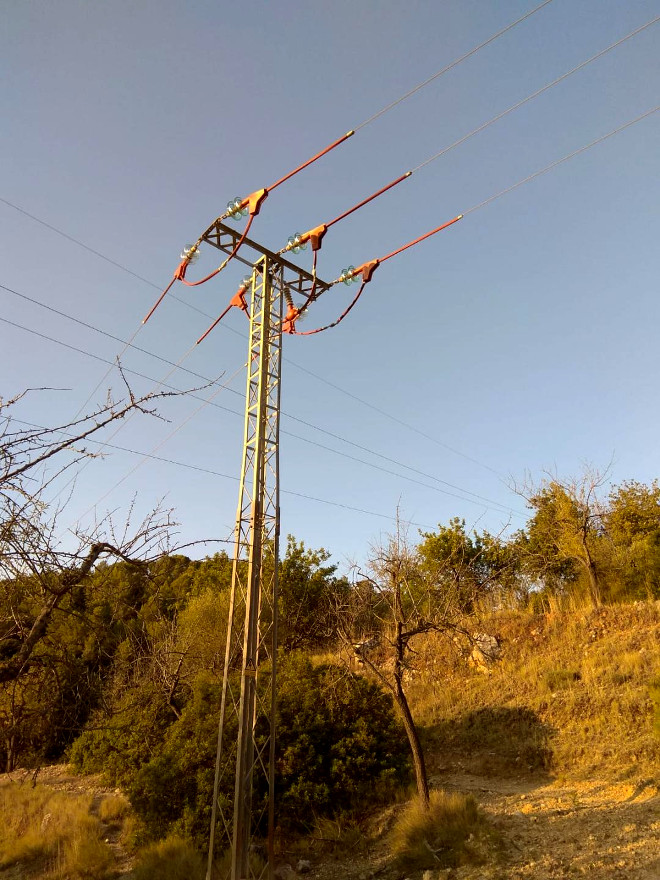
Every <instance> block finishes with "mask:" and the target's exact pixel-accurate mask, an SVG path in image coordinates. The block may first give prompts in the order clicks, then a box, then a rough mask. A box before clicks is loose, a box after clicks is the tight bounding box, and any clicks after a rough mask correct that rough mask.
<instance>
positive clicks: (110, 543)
mask: <svg viewBox="0 0 660 880" xmlns="http://www.w3.org/2000/svg"><path fill="white" fill-rule="evenodd" d="M122 378H123V373H122ZM124 381H125V380H124ZM126 389H127V396H126V397H125V398H124V399H121V400H118V401H115V400H113V399H112V398H110V397H108V400H107V402H106V403H105V404H104V405H103V406H101V407H98V408H97V409H96V410H95V411H94V412H92V413H91V414H90V415H88V416H83V417H82V418H79V419H77V420H74V421H72V422H68V423H64V424H61V425H58V426H56V427H52V428H47V427H42V426H38V425H37V426H35V425H32V424H29V423H25V422H21V421H19V420H18V419H17V418H15V416H14V412H15V408H16V405H17V404H18V403H19V401H20V400H21V399H22V398H23V397H24V396H25V395H26V394H27V393H28V392H27V391H26V392H23V393H22V394H19V395H17V396H16V397H13V398H11V399H9V400H2V399H1V398H0V600H1V601H0V609H1V611H0V615H1V616H0V682H10V681H13V680H16V679H17V678H18V677H19V676H20V675H21V674H22V673H23V672H24V671H25V670H26V669H27V668H28V667H29V664H30V661H31V658H32V656H33V653H34V651H35V648H36V646H37V645H38V644H39V642H40V641H41V640H42V639H43V638H44V635H45V633H46V632H47V630H48V627H49V624H50V621H51V620H52V617H53V614H54V613H55V612H56V610H57V609H58V608H59V607H60V606H61V604H62V602H63V600H64V599H65V597H67V596H70V595H71V594H72V593H73V592H74V591H75V590H76V588H78V587H80V585H81V584H83V583H84V582H85V580H86V579H87V578H88V577H89V576H90V574H91V572H92V571H93V569H94V567H95V565H96V564H97V563H98V561H99V560H100V559H102V558H103V557H113V558H115V559H122V560H124V561H126V562H129V563H131V564H135V565H139V564H141V561H144V560H145V559H147V558H149V557H153V556H155V555H159V554H161V553H163V552H164V551H165V549H166V548H167V546H168V540H169V536H170V533H171V529H172V526H173V522H172V518H171V512H170V511H168V510H164V509H162V508H161V507H156V508H155V509H154V510H152V512H151V513H150V514H148V515H147V516H146V517H145V518H144V519H143V520H142V521H141V522H140V523H138V524H135V523H134V522H133V521H132V520H133V517H132V515H131V513H132V512H129V514H128V515H127V517H126V519H125V521H124V523H123V525H122V526H121V528H118V527H117V525H116V523H115V522H113V519H112V517H106V518H104V519H103V520H101V521H100V522H97V523H95V524H94V525H93V526H92V527H91V528H90V529H88V530H81V529H77V530H74V531H70V532H69V533H68V534H67V536H66V539H65V538H64V537H63V536H62V533H61V529H60V517H61V515H62V512H63V510H64V509H65V507H66V502H64V503H60V504H54V505H49V503H48V502H47V495H48V489H49V488H50V487H51V486H52V485H53V483H54V482H55V481H56V480H57V479H59V478H61V477H62V475H63V474H64V473H65V472H66V471H67V470H68V469H70V468H71V467H73V466H74V465H76V464H77V463H78V462H80V461H81V459H84V458H89V457H95V456H96V455H98V454H99V453H93V452H90V451H89V450H88V448H87V447H86V445H85V443H86V441H88V440H89V439H90V438H92V437H93V436H94V435H102V431H103V429H104V428H106V427H107V426H108V425H110V424H112V423H113V422H117V421H119V420H121V419H123V418H125V417H126V416H127V415H129V414H130V413H134V412H141V413H144V414H148V415H151V416H158V414H157V412H156V410H155V409H154V408H153V407H154V404H155V403H156V402H157V401H158V400H162V399H163V398H167V397H171V396H175V395H177V394H178V393H179V392H159V393H151V394H146V395H144V396H142V397H136V396H135V395H134V394H133V392H132V391H131V389H130V387H129V386H128V384H127V383H126ZM33 390H37V391H38V390H48V389H33ZM181 393H186V392H181ZM53 465H54V467H53ZM46 466H48V467H49V468H50V469H51V470H50V471H49V472H46ZM26 599H29V600H30V601H29V602H26ZM26 604H29V605H30V608H31V609H32V610H31V612H30V613H29V614H27V613H26V611H25V608H26Z"/></svg>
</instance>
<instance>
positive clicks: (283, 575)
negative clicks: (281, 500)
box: [279, 535, 350, 651]
mask: <svg viewBox="0 0 660 880" xmlns="http://www.w3.org/2000/svg"><path fill="white" fill-rule="evenodd" d="M329 558H330V554H329V553H328V552H327V551H325V550H323V548H321V549H320V550H307V549H306V548H305V545H304V543H303V542H302V541H300V542H298V541H296V540H295V538H294V537H293V535H289V536H288V540H287V548H286V554H285V556H284V559H283V560H282V562H281V564H280V572H279V595H280V620H281V624H280V645H281V646H282V647H284V648H286V649H287V650H289V651H290V650H294V649H298V648H313V647H321V646H323V645H327V644H331V643H333V642H334V641H335V640H336V638H337V628H336V610H335V606H336V604H337V603H338V602H340V601H341V600H343V599H345V598H346V596H347V594H348V592H349V589H350V588H349V584H348V581H347V580H346V579H345V578H337V577H335V572H336V571H337V566H336V565H325V564H324V563H326V562H327V561H328V559H329Z"/></svg>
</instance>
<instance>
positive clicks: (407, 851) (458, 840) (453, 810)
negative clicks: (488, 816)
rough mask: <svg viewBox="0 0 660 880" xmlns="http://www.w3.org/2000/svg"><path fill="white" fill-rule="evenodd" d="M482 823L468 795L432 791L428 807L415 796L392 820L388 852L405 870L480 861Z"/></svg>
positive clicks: (483, 825) (445, 866)
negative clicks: (479, 842)
mask: <svg viewBox="0 0 660 880" xmlns="http://www.w3.org/2000/svg"><path fill="white" fill-rule="evenodd" d="M485 827H486V826H485V823H484V821H483V820H482V818H481V816H480V814H479V811H478V809H477V802H476V801H475V799H474V798H473V797H472V796H471V795H464V794H459V793H456V792H453V793H449V794H448V793H447V792H444V791H433V792H431V802H430V804H429V807H428V809H426V808H425V807H424V805H423V803H422V802H421V801H420V800H419V799H415V800H413V801H411V802H410V803H409V804H408V805H407V806H406V807H405V808H404V809H403V811H402V812H401V813H400V814H399V816H398V817H397V819H396V820H395V823H394V825H393V827H392V832H391V837H390V847H391V851H392V855H393V857H394V859H395V861H396V863H397V865H398V867H399V868H401V869H402V870H405V871H415V870H422V869H424V868H450V867H455V866H456V865H460V864H464V863H466V862H472V861H480V857H479V854H478V847H477V839H478V838H479V837H482V836H483V835H482V832H483V831H485Z"/></svg>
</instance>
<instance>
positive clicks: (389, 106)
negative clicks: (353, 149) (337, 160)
mask: <svg viewBox="0 0 660 880" xmlns="http://www.w3.org/2000/svg"><path fill="white" fill-rule="evenodd" d="M551 2H552V0H544V2H543V3H540V4H539V5H538V6H536V7H535V8H534V9H532V10H531V11H530V12H527V13H526V14H525V15H523V16H521V17H520V18H518V19H516V21H513V22H511V24H508V25H507V26H506V27H505V28H502V30H500V31H497V33H495V34H493V35H492V36H491V37H488V39H487V40H484V41H483V43H479V45H478V46H475V47H474V48H473V49H470V51H469V52H466V53H465V54H464V55H461V56H460V58H456V59H455V60H454V61H452V62H450V63H449V64H447V66H446V67H443V68H442V69H441V70H438V71H437V73H434V74H433V75H432V76H430V77H429V78H428V79H425V80H424V81H423V82H421V83H419V84H418V85H416V86H415V87H414V88H412V89H410V91H408V92H406V93H405V94H404V95H402V96H401V97H400V98H397V99H396V100H394V101H391V102H390V103H389V104H387V105H386V106H385V107H383V108H382V110H379V111H378V112H377V113H374V114H373V116H370V117H369V118H368V119H365V120H364V122H361V123H360V125H356V126H355V131H356V132H358V131H359V130H360V129H361V128H364V127H365V126H366V125H369V124H370V123H372V122H374V120H376V119H378V118H379V117H380V116H383V115H384V114H385V113H387V112H388V111H390V110H392V109H393V108H394V107H396V106H397V105H399V104H401V103H402V102H403V101H406V100H407V99H408V98H410V97H412V96H413V95H414V94H416V93H417V92H419V91H420V90H421V89H423V88H425V87H426V86H427V85H429V83H432V82H433V81H434V80H436V79H438V78H439V77H441V76H443V75H444V74H445V73H448V72H449V71H450V70H453V69H454V67H458V65H459V64H462V62H463V61H466V60H467V59H468V58H471V57H472V56H473V55H476V53H477V52H479V51H480V50H481V49H484V48H485V47H486V46H488V45H489V44H490V43H492V42H494V41H495V40H497V39H498V37H501V36H503V35H504V34H506V33H507V31H510V30H512V28H514V27H516V26H517V25H519V24H521V23H522V22H523V21H525V19H527V18H529V17H530V16H532V15H535V14H536V13H537V12H539V11H540V10H541V9H543V7H544V6H547V5H548V4H549V3H551Z"/></svg>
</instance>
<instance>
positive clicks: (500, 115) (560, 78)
mask: <svg viewBox="0 0 660 880" xmlns="http://www.w3.org/2000/svg"><path fill="white" fill-rule="evenodd" d="M659 21H660V15H658V16H656V17H655V18H654V19H652V20H651V21H647V22H646V24H643V25H641V27H638V28H636V29H635V30H634V31H631V32H630V33H629V34H626V36H625V37H621V39H620V40H617V41H616V43H612V45H611V46H607V48H605V49H601V51H600V52H597V53H596V54H595V55H592V56H591V58H587V60H586V61H583V62H582V63H581V64H578V65H577V67H573V68H572V69H571V70H569V71H567V72H566V73H563V74H562V75H561V76H558V77H557V78H556V79H553V80H552V82H549V83H547V84H546V85H544V86H542V87H541V88H540V89H537V90H536V91H535V92H532V93H531V94H530V95H527V97H526V98H523V99H522V100H521V101H518V102H517V103H515V104H512V105H511V107H508V108H507V109H506V110H503V111H502V112H501V113H498V114H497V115H496V116H493V118H492V119H489V120H488V122H484V123H483V124H482V125H480V126H478V127H477V128H475V129H474V130H473V131H471V132H469V133H468V134H466V135H464V136H463V137H461V138H459V139H458V140H457V141H454V143H453V144H450V145H449V146H448V147H444V149H442V150H440V151H439V152H437V153H434V155H433V156H430V157H429V158H428V159H425V160H424V161H423V162H420V164H419V165H417V166H416V167H415V168H413V170H412V173H414V172H415V171H420V170H421V169H422V168H425V167H426V166H427V165H430V163H431V162H435V160H436V159H439V158H440V157H441V156H444V155H445V154H446V153H448V152H449V151H450V150H453V149H454V148H455V147H458V146H460V145H461V144H464V143H465V142H466V141H467V140H469V139H470V138H471V137H474V135H476V134H479V132H481V131H483V130H484V129H486V128H488V127H489V126H491V125H493V123H495V122H498V121H499V120H500V119H504V117H505V116H508V114H509V113H513V111H514V110H518V108H519V107H522V106H523V105H524V104H527V103H528V102H529V101H531V100H533V99H534V98H538V96H539V95H542V94H543V93H544V92H547V91H548V90H549V89H551V88H553V86H556V85H558V84H559V83H560V82H563V81H564V80H565V79H568V77H569V76H573V74H574V73H577V72H578V71H580V70H583V69H584V68H585V67H587V65H589V64H591V63H592V62H593V61H596V60H597V59H599V58H602V57H603V55H607V53H608V52H611V51H612V50H613V49H616V48H617V46H620V45H621V44H622V43H625V42H626V40H630V39H631V38H632V37H634V36H636V35H637V34H639V33H641V32H642V31H644V30H646V28H649V27H651V26H652V25H654V24H657V22H659Z"/></svg>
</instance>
